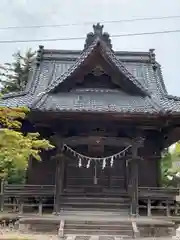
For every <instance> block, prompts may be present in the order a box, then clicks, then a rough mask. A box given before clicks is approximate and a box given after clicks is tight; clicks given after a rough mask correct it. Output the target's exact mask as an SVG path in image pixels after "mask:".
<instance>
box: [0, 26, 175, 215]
mask: <svg viewBox="0 0 180 240" xmlns="http://www.w3.org/2000/svg"><path fill="white" fill-rule="evenodd" d="M1 105H2V106H7V107H17V106H27V107H28V108H29V109H30V110H31V111H30V113H29V115H28V117H27V119H25V121H24V122H23V126H22V130H23V131H24V132H33V131H34V132H35V131H38V132H39V133H40V134H41V136H42V137H44V138H46V139H49V140H50V141H51V143H52V144H54V145H55V146H56V148H55V149H54V150H51V151H48V152H46V151H44V152H42V161H41V162H38V161H36V160H35V159H30V161H29V167H28V171H27V184H30V185H42V186H43V185H52V186H54V196H52V198H53V205H54V210H55V211H56V212H59V211H60V210H61V209H62V208H68V207H69V208H73V207H74V208H81V207H83V206H84V207H87V208H88V207H89V208H90V209H91V208H95V207H98V208H100V207H101V208H105V207H106V208H121V207H122V208H125V209H126V210H127V211H128V212H130V213H131V214H137V211H138V204H139V201H141V200H142V201H143V199H145V198H146V194H145V189H149V188H152V189H158V188H159V187H161V152H162V150H163V149H164V148H166V147H168V146H170V145H171V144H173V143H174V142H176V141H177V140H179V139H180V98H178V97H176V96H171V95H169V94H168V92H167V90H166V87H165V84H164V81H163V76H162V72H161V66H160V64H159V63H158V62H157V61H156V58H155V53H154V50H153V49H150V50H149V51H147V52H131V51H114V50H113V46H112V43H111V39H110V36H109V34H108V33H106V32H103V26H101V25H100V24H97V25H94V26H93V32H91V33H88V34H87V37H86V40H85V44H84V47H83V49H82V50H79V51H77V50H57V49H56V50H53V49H45V48H44V47H43V46H39V50H38V52H37V57H36V61H35V62H34V63H33V65H32V69H31V72H30V74H29V80H28V84H27V86H26V88H25V90H24V91H22V92H18V93H10V94H6V95H5V96H4V97H3V100H2V102H1ZM140 189H141V190H140ZM148 196H149V195H148ZM167 196H168V195H167ZM88 199H89V200H88ZM144 201H145V200H144Z"/></svg>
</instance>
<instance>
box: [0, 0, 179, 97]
mask: <svg viewBox="0 0 180 240" xmlns="http://www.w3.org/2000/svg"><path fill="white" fill-rule="evenodd" d="M0 12H1V14H0V27H8V26H26V25H44V24H45V25H46V24H66V23H69V24H71V23H79V24H80V25H79V26H68V27H58V28H39V29H14V30H12V29H11V30H0V40H17V39H24V40H26V39H42V38H63V37H83V36H84V37H85V35H86V34H87V33H88V32H89V31H91V30H92V26H91V25H81V24H82V23H83V22H89V21H91V22H94V23H96V22H101V21H114V20H122V19H132V18H144V17H159V16H172V15H180V0H171V1H165V0H158V1H157V0H98V1H97V0H91V1H89V0H76V1H75V0H66V1H61V0H36V1H35V0H1V1H0ZM174 29H180V18H176V19H168V20H151V21H141V22H130V23H113V24H105V26H104V30H105V31H106V32H109V33H110V35H111V34H125V33H136V32H152V31H163V30H174ZM112 43H113V48H114V50H122V51H124V50H129V51H148V50H149V48H155V49H156V57H157V60H158V61H159V62H160V63H161V65H162V70H163V75H164V80H165V84H166V86H167V89H168V91H169V93H170V94H174V95H177V96H180V88H179V85H180V84H179V81H180V80H179V66H180V63H179V56H180V33H171V34H162V35H147V36H138V37H137V36H136V37H122V38H113V39H112ZM40 44H42V43H40ZM38 45H39V43H16V44H0V52H1V54H0V64H3V63H4V62H7V61H11V60H12V57H11V56H12V54H13V53H14V52H16V51H17V50H21V51H25V50H26V49H28V48H29V47H32V48H33V49H37V48H38ZM43 45H44V46H45V48H58V49H82V48H83V45H84V40H77V41H59V42H43Z"/></svg>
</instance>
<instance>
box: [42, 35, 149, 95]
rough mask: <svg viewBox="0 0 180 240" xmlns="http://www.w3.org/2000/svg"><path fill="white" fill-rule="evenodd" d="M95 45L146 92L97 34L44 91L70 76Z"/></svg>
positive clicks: (47, 91) (88, 55)
mask: <svg viewBox="0 0 180 240" xmlns="http://www.w3.org/2000/svg"><path fill="white" fill-rule="evenodd" d="M97 47H99V48H98V49H99V50H100V53H101V55H102V56H103V57H105V58H108V60H109V61H110V63H111V64H113V65H114V66H115V67H116V68H117V69H118V70H119V71H120V72H121V73H122V74H123V75H124V76H125V77H126V78H127V81H129V82H130V83H131V84H132V85H134V86H135V87H136V88H137V89H138V90H139V91H140V92H141V93H143V94H144V95H147V94H148V90H147V89H145V88H144V86H143V85H142V84H141V83H140V82H138V81H137V79H136V78H135V77H134V76H133V75H132V74H131V73H130V72H129V71H128V70H127V68H126V67H125V66H124V64H123V63H122V62H121V61H120V60H118V59H117V58H116V56H115V54H114V52H113V51H112V49H110V48H109V47H108V46H107V45H106V43H105V42H103V41H102V39H101V38H100V37H99V36H97V37H96V38H95V40H94V41H93V42H92V44H91V45H90V46H89V47H88V48H87V49H85V50H84V51H83V52H82V54H81V56H80V57H79V58H78V59H77V61H76V62H75V63H74V64H73V65H72V66H71V67H70V68H69V70H68V71H66V72H65V73H64V74H63V75H61V76H60V77H59V78H57V79H56V80H55V81H54V82H53V83H52V84H50V85H49V86H48V88H47V89H46V91H45V92H46V93H49V92H53V90H55V89H56V87H57V86H59V85H60V84H61V83H63V82H65V81H66V80H67V79H68V78H69V77H70V76H72V75H73V73H74V72H75V71H76V70H77V69H78V68H81V66H82V64H83V63H84V61H86V60H87V59H88V57H90V55H92V54H93V52H94V51H95V50H96V48H97Z"/></svg>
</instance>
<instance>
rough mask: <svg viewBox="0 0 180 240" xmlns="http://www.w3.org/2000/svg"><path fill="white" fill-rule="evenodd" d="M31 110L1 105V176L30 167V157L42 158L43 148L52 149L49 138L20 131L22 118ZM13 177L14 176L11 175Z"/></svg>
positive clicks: (8, 175) (4, 176)
mask: <svg viewBox="0 0 180 240" xmlns="http://www.w3.org/2000/svg"><path fill="white" fill-rule="evenodd" d="M28 112H29V110H28V109H26V108H7V107H0V124H1V128H0V150H1V151H0V177H1V178H8V177H10V175H11V174H14V173H15V172H16V171H19V172H21V173H23V172H24V170H26V169H27V167H28V161H29V157H30V156H32V157H34V158H35V159H37V160H38V161H40V160H41V157H40V153H41V151H42V150H44V149H45V150H49V149H52V148H53V147H54V146H52V145H51V144H50V143H49V141H48V140H45V139H41V138H40V135H39V133H27V134H25V135H24V134H23V133H22V132H20V129H21V120H23V119H25V118H26V114H27V113H28ZM11 178H12V176H11Z"/></svg>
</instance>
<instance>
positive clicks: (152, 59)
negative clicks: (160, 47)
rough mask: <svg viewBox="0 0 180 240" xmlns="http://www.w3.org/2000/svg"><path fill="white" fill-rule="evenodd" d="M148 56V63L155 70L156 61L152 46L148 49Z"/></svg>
mask: <svg viewBox="0 0 180 240" xmlns="http://www.w3.org/2000/svg"><path fill="white" fill-rule="evenodd" d="M149 58H150V63H151V64H152V68H153V70H154V71H156V69H157V62H156V54H155V49H153V48H150V49H149Z"/></svg>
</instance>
